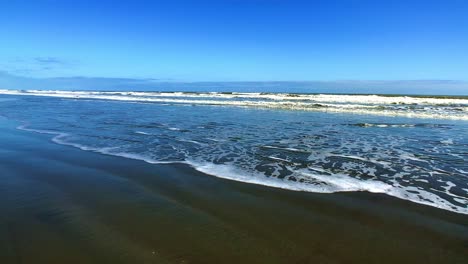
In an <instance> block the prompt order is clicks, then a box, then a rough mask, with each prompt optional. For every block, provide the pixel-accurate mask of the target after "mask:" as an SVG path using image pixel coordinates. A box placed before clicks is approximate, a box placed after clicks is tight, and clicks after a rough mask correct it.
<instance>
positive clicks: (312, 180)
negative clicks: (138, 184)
mask: <svg viewBox="0 0 468 264" xmlns="http://www.w3.org/2000/svg"><path fill="white" fill-rule="evenodd" d="M18 129H21V130H25V131H30V132H36V133H42V134H48V135H51V136H53V137H52V141H53V142H55V143H58V144H61V145H67V146H72V147H75V148H79V149H81V150H85V151H92V152H96V153H101V154H105V155H112V156H119V157H123V158H128V159H135V160H141V161H145V162H147V163H151V164H164V163H185V164H188V165H190V166H192V167H193V168H195V169H196V170H198V171H201V172H203V173H206V174H209V175H213V176H216V177H219V178H225V179H230V180H235V181H240V182H246V183H252V184H259V185H264V186H269V187H275V188H282V189H288V190H294V191H306V192H317V193H334V192H350V191H367V192H373V193H385V194H388V195H391V196H394V197H397V198H401V199H405V200H409V201H413V202H416V203H420V204H425V205H429V206H434V207H437V208H441V209H444V210H449V211H453V212H457V213H462V214H468V199H467V198H466V197H462V196H459V195H455V194H452V193H451V190H452V188H453V187H454V186H455V184H454V183H452V182H450V181H442V182H444V183H445V184H446V187H444V190H443V191H441V190H433V191H434V192H441V193H444V194H446V195H449V196H451V197H452V198H453V200H454V201H456V202H458V203H459V204H461V205H456V204H453V203H450V202H449V201H448V200H446V199H443V198H442V197H440V196H438V195H437V194H435V193H433V192H429V191H428V190H423V189H422V188H418V187H414V186H403V185H402V183H401V182H399V181H397V179H400V178H401V177H404V176H405V175H407V174H405V173H401V176H400V177H398V176H395V177H394V179H393V180H391V182H383V181H380V180H376V179H360V178H356V177H351V176H350V175H347V174H344V173H331V172H330V171H328V170H325V169H323V168H321V167H314V166H309V167H308V169H292V172H293V174H292V175H288V176H287V177H286V179H279V178H277V177H267V176H265V175H264V174H263V173H261V172H259V171H253V170H251V169H245V168H242V167H241V166H235V165H230V164H214V163H212V162H207V161H198V160H185V161H160V160H157V159H155V158H152V157H149V156H147V155H143V154H137V153H131V152H129V151H126V150H125V148H122V149H120V148H119V147H118V146H117V147H91V146H86V145H82V144H78V143H75V142H73V141H72V139H73V137H72V135H70V134H67V133H63V132H56V131H49V130H40V129H31V128H28V127H26V126H24V125H23V126H19V127H18ZM332 156H333V155H332ZM334 156H336V157H341V158H348V159H353V160H358V161H366V162H372V163H380V164H383V165H388V162H386V161H381V160H374V159H369V158H363V157H359V156H355V155H334ZM269 158H270V159H272V160H274V161H277V162H286V163H292V162H291V161H290V160H287V159H283V158H278V157H275V156H269ZM292 165H294V164H293V163H292ZM292 165H291V166H292ZM293 178H294V179H295V180H292V179H293ZM301 180H302V181H301ZM422 181H424V179H422ZM402 182H406V181H405V180H404V179H402ZM426 182H427V181H426ZM463 190H465V191H467V192H468V190H467V189H463Z"/></svg>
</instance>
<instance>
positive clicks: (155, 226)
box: [0, 119, 468, 263]
mask: <svg viewBox="0 0 468 264" xmlns="http://www.w3.org/2000/svg"><path fill="white" fill-rule="evenodd" d="M0 134H1V137H0V143H1V144H2V149H1V150H0V161H1V162H0V175H2V176H0V201H1V202H0V209H1V210H2V214H1V215H0V216H1V217H0V234H2V235H1V236H0V237H1V239H0V248H1V249H0V262H2V263H62V262H67V263H103V262H106V263H107V262H113V263H136V262H143V263H216V262H223V263H239V262H244V263H259V262H263V263H265V262H268V263H311V262H324V263H350V262H365V263H369V262H371V263H374V262H380V263H395V262H404V263H411V262H413V263H414V262H418V261H421V260H422V259H421V258H427V260H425V262H428V263H463V261H464V260H466V259H467V258H468V252H467V251H466V245H467V243H468V216H466V215H462V214H457V213H454V212H449V211H445V210H442V209H437V208H434V207H430V206H424V205H419V204H416V203H413V202H410V201H405V200H401V199H398V198H394V197H390V196H388V195H384V194H375V193H367V192H349V193H348V192H347V193H332V194H320V193H308V192H297V191H289V190H284V189H277V188H272V187H266V186H261V185H254V184H248V183H242V182H235V181H232V180H227V179H222V178H217V177H214V176H209V175H206V174H203V173H202V172H199V171H196V170H195V169H193V168H191V167H190V166H188V165H184V164H166V165H164V164H148V163H146V162H144V161H139V160H131V159H128V158H123V157H116V156H109V155H102V154H99V153H93V152H87V151H82V150H79V149H76V148H72V147H69V146H63V145H58V144H54V143H52V142H50V135H41V134H36V133H31V132H26V131H20V130H17V129H16V128H15V126H14V124H12V122H11V121H8V120H4V119H0Z"/></svg>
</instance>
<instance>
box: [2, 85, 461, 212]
mask: <svg viewBox="0 0 468 264" xmlns="http://www.w3.org/2000/svg"><path fill="white" fill-rule="evenodd" d="M0 115H2V116H4V117H5V118H7V119H11V120H15V121H17V122H18V123H19V124H20V125H19V126H18V127H17V128H18V129H20V130H25V131H29V132H34V133H41V134H49V135H50V136H51V138H52V141H53V142H55V143H58V144H61V145H66V146H70V147H75V148H78V149H81V150H84V151H91V152H97V153H101V154H105V155H111V156H119V157H124V158H128V159H136V160H143V161H145V162H148V163H154V164H165V163H170V164H172V163H184V164H188V165H190V166H192V167H193V168H195V169H196V170H198V171H200V172H203V173H205V174H208V175H212V176H215V177H220V178H225V179H230V180H235V181H239V182H245V183H251V184H258V185H265V186H270V187H276V188H282V189H287V190H293V191H303V192H313V193H335V192H372V193H383V194H386V195H390V196H393V197H397V198H400V199H404V200H408V201H411V202H414V203H418V204H424V205H428V206H432V207H437V208H440V209H443V210H449V211H453V212H456V213H460V214H468V98H467V97H436V96H434V97H431V96H424V97H422V96H398V95H395V96H383V95H338V94H285V93H283V94H273V93H203V92H199V93H192V92H190V93H184V92H130V91H129V92H100V91H41V90H0Z"/></svg>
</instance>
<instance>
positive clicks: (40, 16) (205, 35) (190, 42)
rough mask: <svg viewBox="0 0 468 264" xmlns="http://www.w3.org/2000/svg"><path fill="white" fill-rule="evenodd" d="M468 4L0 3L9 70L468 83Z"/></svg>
mask: <svg viewBox="0 0 468 264" xmlns="http://www.w3.org/2000/svg"><path fill="white" fill-rule="evenodd" d="M467 14H468V1H462V0H460V1H457V0H445V1H443V0H440V1H430V0H426V1H416V0H413V1H411V0H407V1H398V0H394V1H390V0H389V1H365V0H354V1H353V0H343V1H333V0H328V1H294V0H289V1H280V0H276V1H275V0H251V1H241V0H237V1H236V0H229V1H228V0H226V1H223V0H218V1H203V0H199V1H178V0H173V1H138V0H133V1H123V0H122V1H71V0H62V1H40V0H35V1H20V0H17V1H15V0H12V1H0V39H1V41H0V71H2V72H4V73H8V74H11V75H19V76H23V77H31V78H51V77H76V76H80V77H104V78H154V79H159V80H164V81H334V80H390V81H395V80H462V81H467V80H468V74H467V73H468V15H467Z"/></svg>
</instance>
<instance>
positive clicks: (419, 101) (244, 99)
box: [0, 90, 468, 120]
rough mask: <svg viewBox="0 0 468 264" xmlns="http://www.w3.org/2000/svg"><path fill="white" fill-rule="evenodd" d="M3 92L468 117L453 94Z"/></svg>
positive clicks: (464, 101)
mask: <svg viewBox="0 0 468 264" xmlns="http://www.w3.org/2000/svg"><path fill="white" fill-rule="evenodd" d="M0 94H9V95H31V96H48V97H59V98H74V99H95V100H118V101H131V102H149V103H169V104H189V105H217V106H239V107H256V108H270V109H286V110H301V111H320V112H330V113H351V114H370V115H380V116H402V117H415V118H428V119H451V120H468V98H452V97H449V98H446V97H416V96H382V95H332V94H284V93H279V94H269V93H268V94H265V93H214V92H213V93H184V92H172V93H170V92H98V91H43V90H0Z"/></svg>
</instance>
